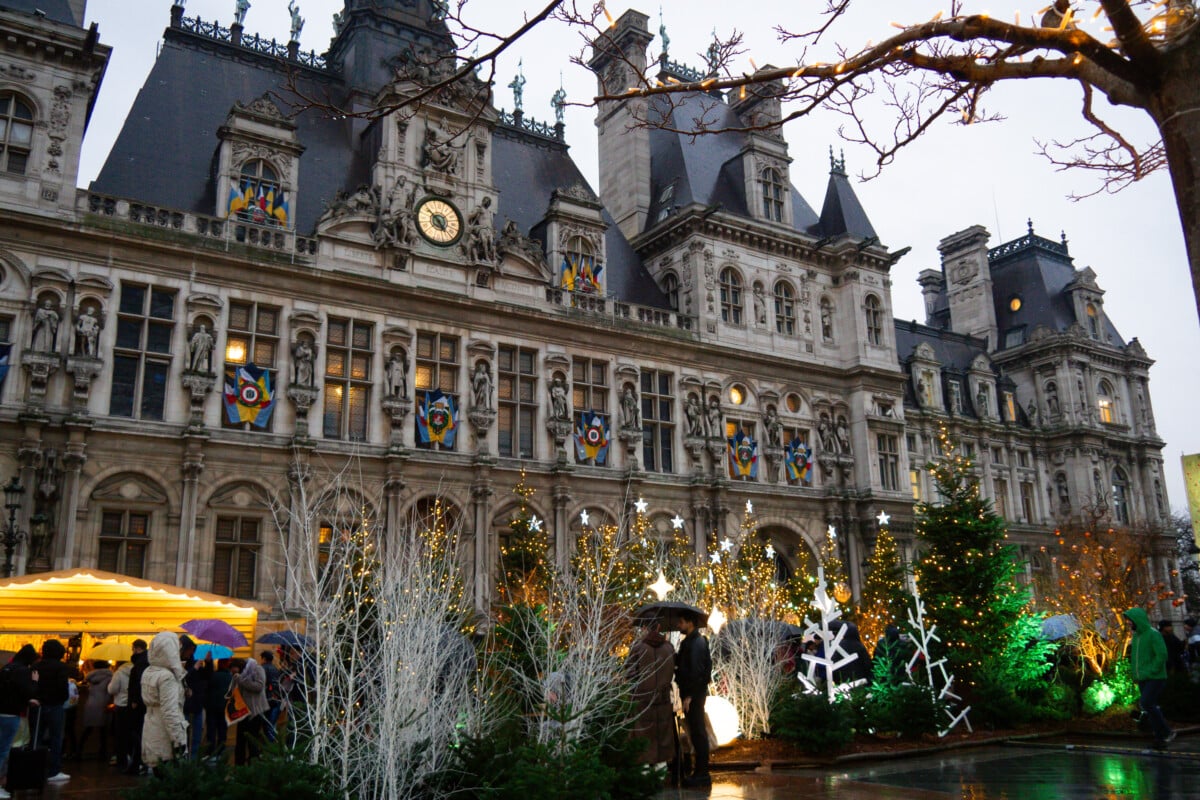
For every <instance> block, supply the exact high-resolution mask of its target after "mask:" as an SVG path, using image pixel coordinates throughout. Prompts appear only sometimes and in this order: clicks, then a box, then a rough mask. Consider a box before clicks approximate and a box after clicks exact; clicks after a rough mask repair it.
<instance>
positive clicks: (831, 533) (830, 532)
mask: <svg viewBox="0 0 1200 800" xmlns="http://www.w3.org/2000/svg"><path fill="white" fill-rule="evenodd" d="M825 533H826V534H828V536H829V538H830V539H836V538H837V528H835V527H833V526H832V525H830V526H829V527H828V528H827V529H826V530H825Z"/></svg>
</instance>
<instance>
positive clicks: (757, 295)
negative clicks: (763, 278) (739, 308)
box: [754, 283, 767, 325]
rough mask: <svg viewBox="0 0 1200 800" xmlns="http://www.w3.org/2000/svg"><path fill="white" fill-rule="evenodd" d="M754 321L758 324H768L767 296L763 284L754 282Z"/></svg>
mask: <svg viewBox="0 0 1200 800" xmlns="http://www.w3.org/2000/svg"><path fill="white" fill-rule="evenodd" d="M754 322H755V324H756V325H766V324H767V298H766V294H765V292H764V291H763V287H762V285H761V284H757V283H756V284H754Z"/></svg>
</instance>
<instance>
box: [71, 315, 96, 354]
mask: <svg viewBox="0 0 1200 800" xmlns="http://www.w3.org/2000/svg"><path fill="white" fill-rule="evenodd" d="M99 335H100V320H98V319H96V309H94V308H92V307H91V306H88V307H87V308H86V309H84V312H83V314H81V315H80V317H79V319H77V320H75V354H76V355H81V356H91V357H92V358H95V357H96V340H97V339H98V338H99Z"/></svg>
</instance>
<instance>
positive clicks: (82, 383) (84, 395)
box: [67, 356, 104, 417]
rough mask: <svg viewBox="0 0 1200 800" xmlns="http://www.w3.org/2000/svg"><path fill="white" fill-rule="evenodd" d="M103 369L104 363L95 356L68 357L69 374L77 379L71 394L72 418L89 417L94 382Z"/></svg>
mask: <svg viewBox="0 0 1200 800" xmlns="http://www.w3.org/2000/svg"><path fill="white" fill-rule="evenodd" d="M103 369H104V361H103V360H101V359H99V358H96V357H95V356H67V372H69V373H71V375H72V376H73V377H74V378H75V381H74V390H73V391H72V393H71V414H72V416H83V417H86V416H87V413H88V396H89V394H90V393H91V388H92V381H94V380H96V377H97V376H98V375H99V374H100V371H101V370H103Z"/></svg>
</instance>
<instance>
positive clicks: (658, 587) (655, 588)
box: [650, 569, 675, 600]
mask: <svg viewBox="0 0 1200 800" xmlns="http://www.w3.org/2000/svg"><path fill="white" fill-rule="evenodd" d="M674 588H675V584H673V583H671V582H670V581H668V580H667V576H666V575H663V571H662V570H661V569H660V570H659V571H658V580H656V581H655V582H654V583H652V584H650V591H652V592H654V594H655V595H656V596H657V597H658V599H659V600H662V599H664V598H665V597H666V596H667V595H669V594H670V593H671V590H672V589H674Z"/></svg>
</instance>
